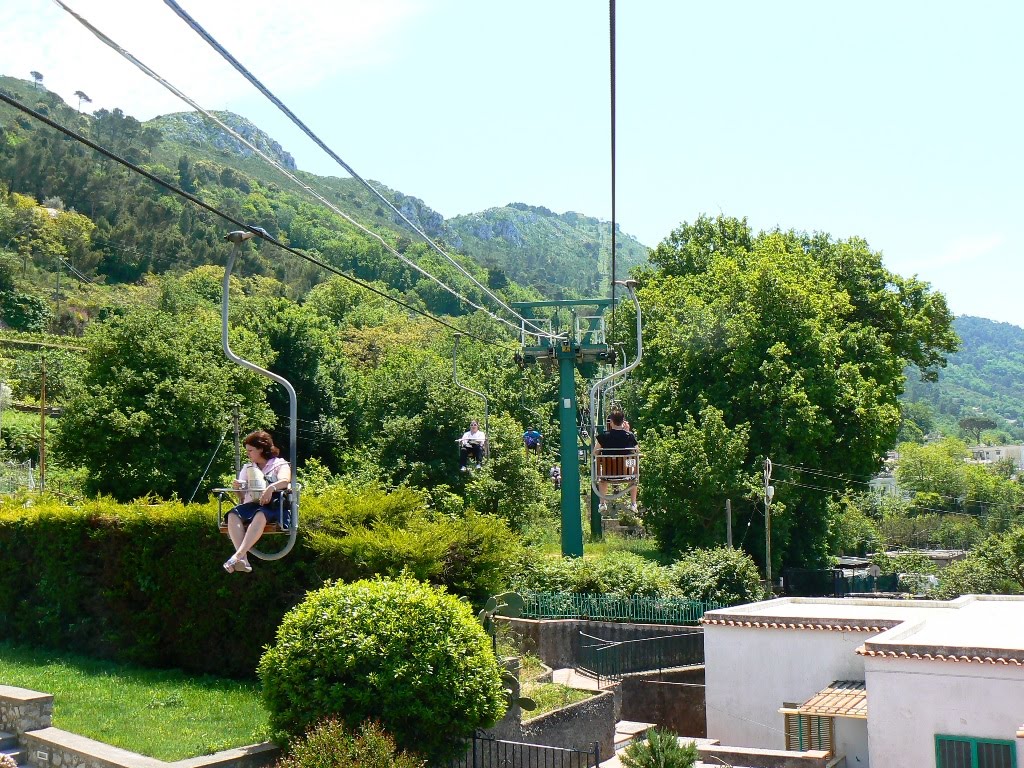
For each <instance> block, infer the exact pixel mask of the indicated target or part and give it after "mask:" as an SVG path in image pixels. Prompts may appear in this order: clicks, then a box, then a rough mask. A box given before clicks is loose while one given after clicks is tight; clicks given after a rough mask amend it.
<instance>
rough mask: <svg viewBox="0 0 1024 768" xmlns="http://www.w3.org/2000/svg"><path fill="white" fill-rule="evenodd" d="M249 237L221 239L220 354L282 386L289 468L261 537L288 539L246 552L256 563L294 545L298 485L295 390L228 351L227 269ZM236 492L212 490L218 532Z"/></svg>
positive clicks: (277, 556) (237, 234)
mask: <svg viewBox="0 0 1024 768" xmlns="http://www.w3.org/2000/svg"><path fill="white" fill-rule="evenodd" d="M251 237H253V232H246V231H241V230H240V231H236V232H230V233H228V234H227V235H226V236H225V238H224V239H225V240H227V241H229V242H231V243H233V244H234V247H233V248H232V249H231V254H230V255H229V256H228V262H227V265H226V266H225V268H224V285H223V299H222V302H221V346H222V347H223V349H224V354H225V355H226V356H227V358H228V360H231V361H232V362H233V363H237V364H238V365H240V366H242V367H243V368H248V369H249V370H251V371H255V372H256V373H258V374H260V375H261V376H264V377H266V378H268V379H270V380H272V381H275V382H277V383H278V384H280V385H281V386H282V387H284V388H285V390H286V391H287V392H288V406H289V407H288V416H289V427H288V437H289V461H288V463H289V464H290V466H291V474H292V480H291V487H290V488H286V489H284V490H283V491H281V492H280V493H279V502H278V503H279V504H280V505H281V506H280V510H279V511H280V514H279V522H278V523H276V524H275V523H269V522H268V523H267V526H266V528H265V529H264V531H263V533H264V535H266V534H274V533H281V534H287V535H288V540H287V541H286V542H285V543H284V546H283V547H282V548H281V549H280V550H278V551H277V552H263V551H260V550H258V549H256V548H255V547H254V548H253V549H250V550H249V552H250V554H252V555H254V556H255V557H258V558H259V559H260V560H280V559H281V558H282V557H284V556H285V555H287V554H288V553H289V552H291V551H292V548H293V547H294V546H295V541H296V538H297V536H298V531H299V490H300V486H299V483H298V482H297V481H296V477H297V475H296V461H297V459H296V447H297V439H296V435H297V431H298V404H297V398H296V395H295V387H293V386H292V384H291V382H289V381H288V380H287V379H286V378H284V377H283V376H279V375H278V374H276V373H272V372H271V371H268V370H266V369H264V368H261V367H260V366H258V365H256V364H255V363H253V362H250V361H249V360H246V359H244V358H242V357H240V356H238V355H237V354H235V353H234V351H232V349H231V345H230V343H229V342H228V295H229V289H230V286H231V270H232V268H233V267H234V265H235V257H236V256H237V255H238V252H239V250H240V249H241V245H242V243H244V242H245V241H246V240H248V239H250V238H251ZM238 490H239V489H237V488H215V489H214V493H217V494H218V498H219V501H218V505H217V515H218V527H219V528H220V531H221V533H224V534H226V533H227V514H228V512H229V511H230V508H229V509H228V511H225V510H224V501H225V499H229V498H231V497H230V496H229V494H235V493H238ZM231 506H232V507H233V506H234V505H233V504H232V505H231Z"/></svg>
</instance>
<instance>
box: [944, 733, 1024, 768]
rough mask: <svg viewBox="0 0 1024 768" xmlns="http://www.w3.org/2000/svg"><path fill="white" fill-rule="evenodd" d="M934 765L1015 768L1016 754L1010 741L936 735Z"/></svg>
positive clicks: (951, 767)
mask: <svg viewBox="0 0 1024 768" xmlns="http://www.w3.org/2000/svg"><path fill="white" fill-rule="evenodd" d="M935 765H936V768H1017V752H1016V747H1015V744H1014V742H1012V741H1000V740H997V739H972V738H969V737H966V736H939V735H936V737H935Z"/></svg>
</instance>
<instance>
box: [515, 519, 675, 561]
mask: <svg viewBox="0 0 1024 768" xmlns="http://www.w3.org/2000/svg"><path fill="white" fill-rule="evenodd" d="M584 513H585V518H584V520H583V538H584V544H583V556H584V557H592V558H598V559H599V558H601V557H604V556H606V555H609V554H611V553H612V552H632V553H633V554H635V555H640V556H641V557H643V558H646V559H647V560H650V561H651V562H653V563H655V564H657V565H670V564H671V563H672V560H673V558H672V557H671V556H669V555H666V554H665V553H664V552H662V551H661V550H660V549H658V542H657V541H656V540H655V539H654V538H653V537H647V538H642V539H641V538H633V537H625V536H621V535H619V534H618V533H606V534H605V535H604V538H603V539H601V540H600V541H594V540H593V539H592V538H591V536H590V513H589V511H588V510H584ZM523 538H524V540H525V543H526V544H527V546H530V547H532V548H533V549H534V550H535V551H537V552H540V553H542V554H543V555H545V556H548V557H561V556H562V538H561V527H560V526H559V525H555V524H554V523H553V521H552V520H545V521H543V522H540V523H536V524H534V525H532V526H530V527H529V528H528V529H527V531H526V533H525V534H524V536H523Z"/></svg>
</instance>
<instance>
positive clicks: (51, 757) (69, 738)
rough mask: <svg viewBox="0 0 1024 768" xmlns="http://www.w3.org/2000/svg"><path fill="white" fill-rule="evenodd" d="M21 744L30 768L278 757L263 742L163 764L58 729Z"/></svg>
mask: <svg viewBox="0 0 1024 768" xmlns="http://www.w3.org/2000/svg"><path fill="white" fill-rule="evenodd" d="M21 743H22V746H24V747H25V748H26V749H27V750H28V762H29V765H30V766H33V767H34V768H264V767H265V766H269V765H271V764H273V763H274V762H275V761H276V760H277V758H278V757H280V750H279V749H278V748H277V747H276V746H274V745H273V744H269V743H266V744H254V745H252V746H249V747H239V748H237V749H226V750H224V751H223V752H217V753H215V754H212V755H202V756H201V757H192V758H188V759H187V760H178V761H177V762H173V763H166V762H164V761H163V760H157V759H156V758H153V757H146V756H145V755H140V754H137V753H135V752H129V751H128V750H126V749H119V748H118V747H112V746H110V745H109V744H104V743H102V742H99V741H95V740H93V739H88V738H86V737H84V736H79V735H78V734H75V733H69V732H68V731H62V730H61V729H60V728H42V729H40V730H37V731H32V732H29V733H24V734H22V736H21Z"/></svg>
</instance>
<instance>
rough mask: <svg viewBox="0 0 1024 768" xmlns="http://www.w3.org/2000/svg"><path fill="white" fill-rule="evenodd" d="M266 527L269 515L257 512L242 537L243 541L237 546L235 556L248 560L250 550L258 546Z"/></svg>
mask: <svg viewBox="0 0 1024 768" xmlns="http://www.w3.org/2000/svg"><path fill="white" fill-rule="evenodd" d="M266 527H267V516H266V515H265V514H263V513H262V512H257V513H256V516H255V517H253V519H252V522H251V523H249V527H248V528H246V529H245V536H244V537H243V538H242V541H241V542H240V543H239V544H238V546H237V547H236V548H235V557H236V558H237V559H239V560H246V559H247V558H248V557H249V550H250V549H252V548H253V547H254V546H256V542H257V541H259V540H260V536H262V535H263V530H264V529H265V528H266Z"/></svg>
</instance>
